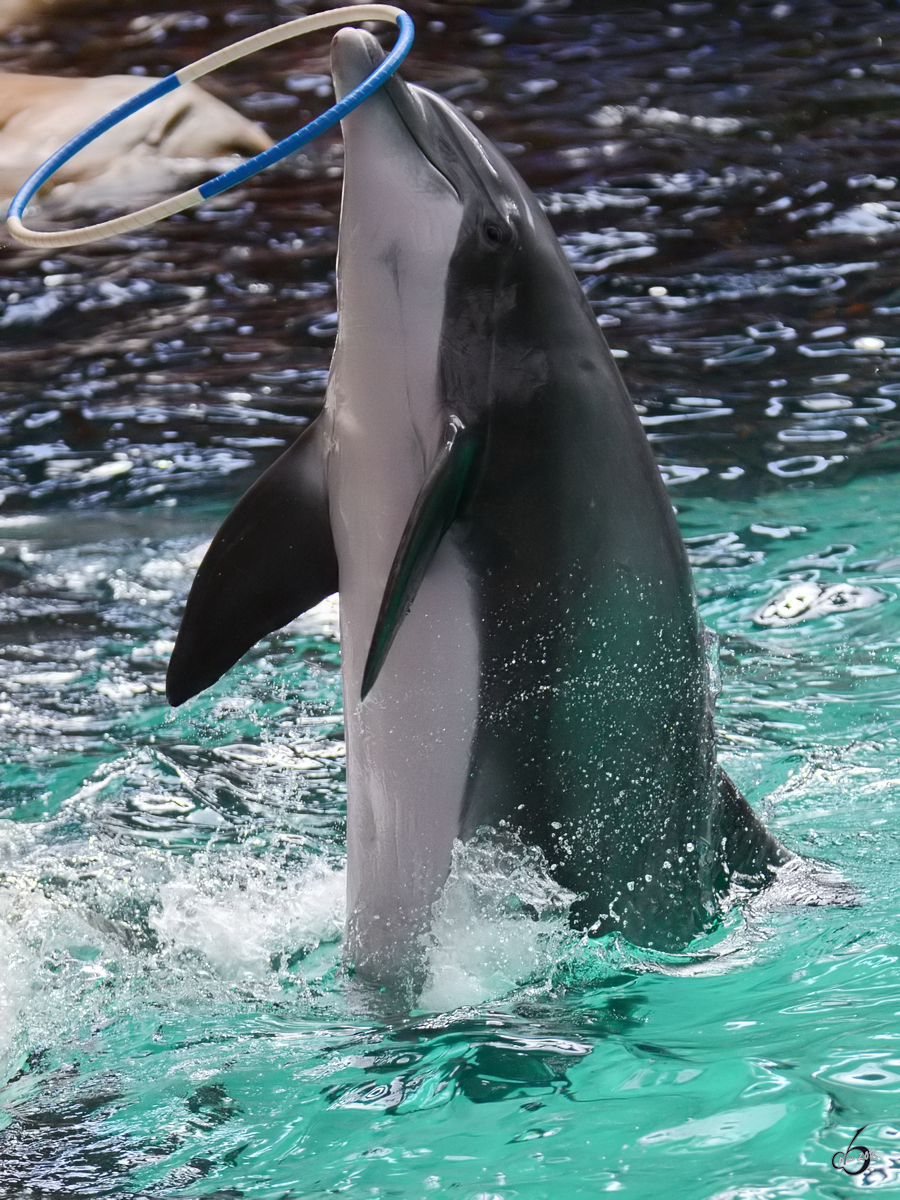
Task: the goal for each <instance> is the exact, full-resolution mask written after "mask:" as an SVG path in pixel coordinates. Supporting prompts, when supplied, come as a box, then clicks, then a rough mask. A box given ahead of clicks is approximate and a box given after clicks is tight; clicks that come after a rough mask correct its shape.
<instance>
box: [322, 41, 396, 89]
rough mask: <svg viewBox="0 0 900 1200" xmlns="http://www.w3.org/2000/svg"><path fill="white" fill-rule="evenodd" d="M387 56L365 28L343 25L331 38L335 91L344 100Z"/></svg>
mask: <svg viewBox="0 0 900 1200" xmlns="http://www.w3.org/2000/svg"><path fill="white" fill-rule="evenodd" d="M383 58H384V52H383V51H382V49H381V47H380V46H379V45H378V43H377V42H376V41H375V39H374V38H373V37H372V36H371V34H366V33H363V31H362V30H361V29H341V30H340V31H339V32H338V33H336V34H335V36H334V38H333V39H332V42H331V71H332V74H333V75H334V93H335V96H336V97H337V99H338V100H343V98H344V97H345V96H346V95H347V93H348V92H350V91H352V90H353V88H355V87H357V86H358V85H359V84H360V83H362V81H363V80H364V79H365V78H366V76H367V75H368V74H370V72H371V71H372V70H373V69H374V68H375V67H377V66H378V64H379V63H380V62H381V61H382V59H383Z"/></svg>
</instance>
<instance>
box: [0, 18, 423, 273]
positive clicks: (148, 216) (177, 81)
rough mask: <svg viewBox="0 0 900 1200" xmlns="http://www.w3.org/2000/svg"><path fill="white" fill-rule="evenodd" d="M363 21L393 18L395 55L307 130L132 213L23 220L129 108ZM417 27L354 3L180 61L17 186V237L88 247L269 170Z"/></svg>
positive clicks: (320, 129) (42, 244) (348, 100)
mask: <svg viewBox="0 0 900 1200" xmlns="http://www.w3.org/2000/svg"><path fill="white" fill-rule="evenodd" d="M360 21H390V22H392V23H393V24H395V25H396V26H397V27H398V29H399V31H400V32H399V37H398V38H397V41H396V43H395V45H394V48H393V49H392V50H391V52H390V54H389V55H388V56H387V58H385V59H384V60H383V61H382V62H381V63H379V65H378V66H377V67H376V68H375V69H374V71H373V72H372V73H371V75H369V76H368V77H367V78H366V79H364V80H363V82H362V83H361V84H359V85H358V86H357V87H355V88H354V89H353V90H352V91H351V92H348V93H347V95H346V96H345V97H344V98H343V100H339V101H338V102H337V103H336V104H333V105H332V106H331V108H329V109H328V111H327V112H324V113H322V115H321V116H318V117H316V118H315V119H314V120H312V121H310V122H309V124H308V125H304V126H303V128H302V129H298V130H297V131H296V132H295V133H292V134H290V135H289V136H288V137H286V138H283V139H282V140H281V141H280V142H277V143H276V144H275V145H274V146H271V147H270V148H269V149H268V150H263V152H262V153H261V154H257V155H255V156H254V157H253V158H250V159H248V160H247V162H245V163H241V165H240V166H238V167H233V168H232V169H231V170H230V171H224V172H223V173H222V174H221V175H217V176H216V177H215V178H214V179H210V180H208V181H207V182H206V183H201V184H200V186H199V187H194V188H191V189H190V190H189V191H187V192H180V193H179V194H178V195H177V196H172V197H171V198H170V199H168V200H160V201H159V202H158V203H157V204H151V205H149V206H148V207H147V208H142V209H140V210H139V211H138V212H134V213H127V214H125V215H124V216H121V217H116V218H114V219H113V220H111V221H101V222H100V223H99V224H97V225H86V226H85V227H84V228H82V229H60V230H49V231H46V232H44V231H41V230H36V229H28V228H27V227H26V226H25V225H24V224H23V223H22V216H23V214H24V212H25V207H26V205H27V204H28V203H29V202H30V200H31V198H32V196H34V194H35V192H36V191H37V190H38V188H39V187H41V186H42V185H43V184H45V183H46V182H47V180H48V179H49V178H50V177H51V175H53V174H55V173H56V172H57V171H58V170H59V168H60V167H61V166H62V165H63V164H64V163H67V162H68V161H69V159H70V158H72V157H73V155H75V154H77V153H78V151H79V150H83V149H84V147H85V146H89V145H90V143H91V142H93V141H94V140H95V138H98V137H99V136H100V135H101V133H105V132H106V131H107V129H112V127H113V126H114V125H118V123H119V122H120V121H124V120H125V118H126V117H130V116H131V114H132V113H135V112H138V111H139V110H140V109H142V108H146V106H147V105H148V104H152V103H153V101H154V100H158V99H159V98H160V97H161V96H165V95H166V94H167V93H168V92H173V91H174V90H175V89H176V88H177V87H181V85H182V84H183V83H191V82H192V81H193V80H195V79H202V78H203V76H204V75H208V74H209V73H210V72H211V71H215V70H217V69H218V68H219V67H224V66H227V64H228V63H233V62H237V61H238V60H239V59H241V58H246V57H247V55H248V54H253V53H254V52H255V51H257V50H262V49H264V48H265V47H266V46H275V45H277V44H278V43H279V42H285V41H288V39H290V38H294V37H299V36H301V35H302V34H304V33H312V32H314V31H315V30H317V29H329V28H331V27H332V26H335V25H355V24H358V23H359V22H360ZM413 33H414V30H413V23H412V20H411V18H410V17H409V15H408V14H407V13H405V12H404V11H403V9H401V8H394V7H392V6H391V5H389V4H356V5H353V7H351V8H337V9H332V11H331V12H323V13H316V14H314V15H313V16H310V17H299V18H298V19H297V20H295V21H286V22H285V24H284V25H276V26H275V27H274V28H273V29H266V30H263V32H262V33H255V34H253V36H252V37H248V38H244V39H243V40H242V41H240V42H235V43H234V45H233V46H226V47H225V48H224V49H222V50H217V51H216V52H215V53H214V54H208V55H207V56H206V57H205V58H200V59H198V60H197V62H195V63H191V64H190V66H187V67H182V68H181V70H180V71H176V72H175V73H174V74H173V75H167V76H166V77H165V79H160V80H158V81H157V82H156V83H153V84H151V85H150V87H148V88H147V89H146V90H145V91H143V92H139V93H138V94H137V95H136V96H133V97H132V98H131V99H130V100H126V101H125V102H124V104H120V105H118V106H117V107H116V108H114V109H113V110H112V112H109V113H107V114H106V116H105V117H101V118H100V119H99V120H98V121H94V122H93V124H91V125H89V126H88V127H87V129H83V130H82V131H81V133H79V134H77V135H76V136H75V137H73V138H71V139H70V140H69V141H68V142H66V144H65V145H64V146H62V147H60V149H59V150H57V151H56V153H55V154H52V155H51V156H50V158H48V159H47V161H46V162H45V163H44V164H43V165H42V166H40V167H38V169H37V170H36V171H35V172H34V174H33V175H31V176H30V177H29V178H28V179H27V180H26V181H25V183H24V184H23V185H22V186H21V187H20V188H19V190H18V192H16V195H15V197H14V199H13V202H12V204H11V205H10V206H9V212H8V213H7V218H6V224H7V227H8V229H9V232H10V233H11V234H12V236H13V237H14V238H15V239H16V240H17V241H19V242H24V244H25V245H26V246H34V247H36V248H38V249H41V250H44V249H59V248H61V247H63V246H83V245H85V244H86V243H87V242H96V241H99V240H100V239H101V238H106V237H113V236H115V235H116V234H121V233H131V232H133V231H134V230H135V229H141V228H143V227H144V226H146V225H152V224H153V223H154V222H155V221H161V220H163V218H165V217H171V216H172V215H173V214H174V213H177V212H182V211H183V210H184V209H186V208H192V207H193V206H194V205H197V204H201V203H202V202H203V201H204V200H209V199H210V198H211V197H213V196H218V195H219V194H220V193H221V192H226V191H228V189H229V188H232V187H235V186H236V185H237V184H239V183H243V182H244V180H245V179H250V178H251V177H252V176H253V175H256V174H258V172H260V171H263V170H265V168H266V167H270V166H272V164H273V163H277V162H280V160H281V159H283V158H286V157H287V155H288V154H291V153H293V151H294V150H298V149H299V148H300V147H301V146H305V145H306V144H307V143H308V142H311V141H312V140H313V138H316V137H318V136H319V134H320V133H324V132H325V130H326V129H331V127H332V126H333V125H337V123H338V122H339V121H340V120H342V119H343V118H344V117H345V116H346V115H347V114H348V113H349V112H352V111H353V109H354V108H357V107H358V106H359V105H360V104H362V102H363V101H364V100H365V99H367V98H368V97H369V96H371V95H372V93H373V92H374V91H377V89H378V88H379V87H381V85H382V84H383V83H384V81H385V80H386V79H388V78H390V76H391V75H393V73H394V72H395V71H396V70H397V68H398V67H399V66H400V64H401V62H403V60H404V58H406V56H407V54H408V53H409V50H410V47H411V46H412V42H413Z"/></svg>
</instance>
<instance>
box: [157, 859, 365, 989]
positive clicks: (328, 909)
mask: <svg viewBox="0 0 900 1200" xmlns="http://www.w3.org/2000/svg"><path fill="white" fill-rule="evenodd" d="M213 863H214V860H213V859H212V858H205V861H204V862H203V865H202V867H199V866H195V867H193V868H190V867H189V868H187V869H186V870H185V874H184V876H183V877H182V878H177V879H173V880H170V881H169V882H167V883H165V884H163V885H162V887H161V888H160V890H159V902H158V904H157V905H156V906H155V907H154V908H153V909H152V911H151V913H150V917H149V922H150V925H151V927H152V928H153V929H154V930H155V932H156V934H157V936H158V937H159V939H160V942H161V944H162V948H163V953H164V954H167V955H175V956H181V955H184V954H191V955H199V956H200V957H201V958H202V959H203V960H204V962H205V964H206V965H207V966H208V968H209V969H210V970H212V971H213V972H214V973H215V974H216V975H218V976H219V978H221V979H226V980H231V981H237V980H257V981H259V980H265V979H266V978H267V977H271V975H272V971H273V960H276V959H277V956H279V955H290V954H293V953H295V952H297V951H304V952H308V951H310V950H313V949H315V948H316V947H317V946H319V945H321V944H322V943H327V942H337V941H339V940H340V938H341V936H342V934H343V929H344V916H345V907H346V899H345V892H346V881H345V875H344V872H343V871H342V870H340V871H339V870H334V869H332V868H331V867H329V866H327V865H326V864H324V863H318V862H317V863H314V864H312V865H310V866H307V867H305V868H303V869H302V870H301V871H300V872H299V873H298V874H296V875H293V874H292V875H290V876H289V877H288V878H285V876H284V873H283V872H282V871H279V870H278V869H277V866H276V865H274V864H264V863H261V862H259V861H257V860H250V861H249V862H248V861H247V859H246V858H245V857H244V856H241V857H240V858H239V859H238V861H237V862H235V863H231V864H229V863H228V862H227V857H226V861H225V862H220V863H215V865H213ZM229 868H230V869H229Z"/></svg>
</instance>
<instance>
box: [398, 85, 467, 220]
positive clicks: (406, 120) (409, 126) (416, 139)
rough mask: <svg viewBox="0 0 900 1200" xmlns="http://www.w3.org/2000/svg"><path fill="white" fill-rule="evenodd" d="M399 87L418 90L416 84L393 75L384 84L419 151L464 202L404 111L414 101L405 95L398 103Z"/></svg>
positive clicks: (458, 198) (457, 197) (457, 189)
mask: <svg viewBox="0 0 900 1200" xmlns="http://www.w3.org/2000/svg"><path fill="white" fill-rule="evenodd" d="M399 88H408V89H409V90H410V91H411V92H412V91H416V90H417V89H416V87H415V85H414V84H411V83H406V82H405V81H403V80H397V79H396V77H392V78H391V79H389V80H388V81H387V83H385V84H384V85H383V89H384V91H385V93H386V94H387V96H388V98H389V100H390V102H391V104H392V105H393V106H394V112H396V114H397V116H398V117H399V118H400V121H401V122H402V124H403V127H404V128H405V130H406V132H407V133H408V134H409V136H410V137H411V138H412V140H413V141H414V142H415V144H416V146H417V147H418V150H419V153H420V154H421V155H422V156H423V157H424V158H425V159H426V160H427V161H428V162H429V163H430V164H431V166H432V167H433V168H434V169H435V171H437V173H438V175H440V177H441V178H442V179H443V180H444V182H445V183H446V184H447V186H448V187H449V188H450V190H451V191H452V192H453V194H454V196H455V197H456V199H457V200H458V201H459V202H460V203H462V200H463V198H462V194H461V193H460V190H459V188H458V187H457V186H456V184H455V183H454V182H453V180H452V179H451V178H450V176H449V175H448V174H447V172H446V171H444V170H443V169H442V168H441V166H440V164H439V163H438V162H436V161H435V158H434V155H433V154H431V153H430V152H429V149H428V146H427V144H426V143H425V141H424V139H423V138H422V137H421V136H420V134H418V133H417V132H416V130H415V128H414V124H413V122H411V121H410V119H409V116H408V115H407V113H404V111H403V110H404V108H407V109H408V108H409V107H410V106H411V104H412V103H413V101H411V100H407V99H406V98H405V97H404V99H403V100H401V101H400V103H398V98H397V96H396V95H395V94H394V93H395V92H396V91H397V90H398V89H399Z"/></svg>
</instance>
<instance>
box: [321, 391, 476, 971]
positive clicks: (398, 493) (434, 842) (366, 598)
mask: <svg viewBox="0 0 900 1200" xmlns="http://www.w3.org/2000/svg"><path fill="white" fill-rule="evenodd" d="M334 432H335V438H336V441H337V442H338V443H339V445H340V455H339V456H335V457H334V460H333V464H332V469H331V471H330V474H329V498H330V502H331V512H332V529H333V533H334V538H335V546H336V550H337V555H338V563H339V568H340V590H341V660H342V673H343V686H344V719H345V726H346V733H347V742H348V755H347V764H348V765H347V771H348V776H347V867H348V870H347V888H348V913H349V914H350V920H349V935H348V937H349V946H348V949H349V953H350V957H351V959H352V961H353V962H354V963H355V964H356V965H357V966H358V967H360V968H362V969H364V970H366V972H367V973H368V974H370V975H378V976H384V975H386V974H391V973H392V972H394V971H395V970H397V971H399V970H402V969H403V967H404V966H408V965H409V960H410V957H411V956H414V955H415V952H416V949H417V938H418V936H419V934H421V932H422V931H423V930H424V929H425V928H426V927H427V925H428V921H429V916H430V906H431V904H432V903H433V901H434V900H435V898H436V896H437V893H438V891H439V889H440V887H441V885H442V884H443V882H444V880H445V878H446V875H447V871H448V868H449V866H450V855H451V851H452V848H453V841H454V839H455V838H456V837H458V836H459V828H460V818H461V811H462V805H463V800H464V796H465V790H466V783H467V779H468V773H469V758H470V752H471V746H472V740H473V736H474V730H475V719H476V714H477V704H478V672H479V661H480V655H479V647H478V631H477V626H476V614H475V603H474V593H473V590H472V586H471V582H470V580H469V578H468V576H467V573H466V569H465V565H464V563H463V560H462V557H461V554H460V551H459V549H458V547H457V546H456V544H455V541H454V538H453V535H452V533H451V534H450V535H448V536H447V537H445V539H444V540H443V542H442V544H441V546H440V547H439V549H438V552H437V554H436V555H435V558H434V561H433V562H432V564H431V566H430V568H429V570H428V572H427V574H426V576H425V578H424V580H423V582H422V584H421V586H420V588H419V591H418V594H417V596H416V598H415V601H414V603H413V606H412V608H411V610H410V612H409V613H408V614H407V616H406V617H405V619H404V620H403V622H402V624H401V625H400V629H399V631H398V633H397V636H396V639H395V641H394V643H393V645H392V647H391V650H390V653H389V654H388V657H387V660H386V662H385V664H384V666H383V668H382V670H381V673H380V674H379V677H378V680H377V682H376V684H375V686H374V687H373V689H372V691H371V692H370V693H369V695H368V696H367V697H366V699H365V701H364V702H362V703H361V702H360V700H359V694H360V684H361V680H362V675H363V669H364V666H365V661H366V656H367V654H368V652H369V643H370V640H371V636H372V632H373V630H374V628H375V622H376V619H377V616H378V610H379V607H380V605H381V599H382V594H383V592H384V587H385V583H386V581H387V578H388V574H389V572H390V568H391V563H392V561H393V558H394V554H395V552H396V549H397V546H398V545H399V542H400V538H401V536H402V533H403V529H404V526H405V524H406V519H407V517H408V514H409V512H410V510H411V509H412V506H413V503H414V501H415V497H416V494H417V491H418V488H419V486H421V482H422V478H423V477H424V469H423V468H421V467H420V466H419V464H420V463H422V458H421V456H420V455H415V454H412V453H411V449H412V448H411V447H410V448H406V451H407V452H406V453H405V454H399V455H398V453H397V448H396V447H394V448H393V451H392V452H391V448H390V447H387V446H384V445H382V446H381V449H382V450H383V451H384V453H383V454H382V453H379V439H378V438H376V437H369V436H366V435H364V434H363V433H362V431H361V430H360V429H358V428H357V427H349V428H348V427H342V423H341V420H340V415H339V414H338V417H337V419H336V421H335V430H334ZM410 437H412V434H411V432H410ZM410 462H413V463H415V469H414V470H409V469H408V464H409V463H410ZM404 465H407V470H406V471H405V470H404ZM361 956H364V960H363V959H362V958H361Z"/></svg>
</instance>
